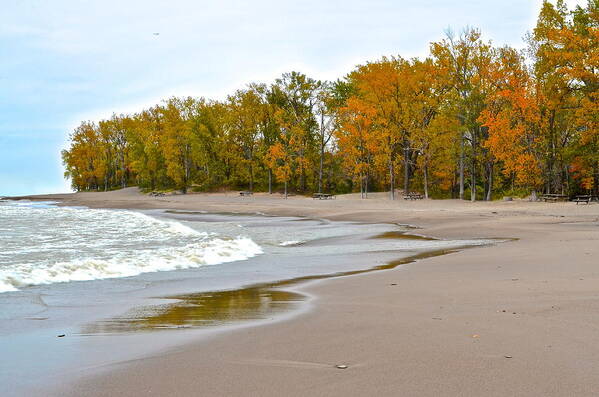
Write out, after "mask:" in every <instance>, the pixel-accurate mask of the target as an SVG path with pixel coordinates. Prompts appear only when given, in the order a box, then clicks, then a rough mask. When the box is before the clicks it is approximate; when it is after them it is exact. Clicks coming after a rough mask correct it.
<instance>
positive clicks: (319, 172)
mask: <svg viewBox="0 0 599 397" xmlns="http://www.w3.org/2000/svg"><path fill="white" fill-rule="evenodd" d="M323 164H324V144H323V143H321V144H320V167H319V168H318V193H322V168H323Z"/></svg>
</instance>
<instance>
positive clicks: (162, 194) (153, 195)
mask: <svg viewBox="0 0 599 397" xmlns="http://www.w3.org/2000/svg"><path fill="white" fill-rule="evenodd" d="M150 196H152V197H164V196H166V194H164V193H162V192H151V193H150Z"/></svg>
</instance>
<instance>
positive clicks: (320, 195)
mask: <svg viewBox="0 0 599 397" xmlns="http://www.w3.org/2000/svg"><path fill="white" fill-rule="evenodd" d="M312 198H313V199H314V200H316V199H319V200H334V199H335V198H336V197H335V195H334V194H328V193H314V194H313V195H312Z"/></svg>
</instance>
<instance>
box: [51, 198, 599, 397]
mask: <svg viewBox="0 0 599 397" xmlns="http://www.w3.org/2000/svg"><path fill="white" fill-rule="evenodd" d="M237 196H238V195H237V194H233V193H232V194H228V195H224V194H197V195H187V196H167V197H160V198H151V197H146V196H141V195H140V194H139V193H137V192H136V191H135V190H134V189H126V190H125V191H119V192H110V193H83V194H75V195H69V196H59V197H57V196H46V197H44V198H45V199H52V200H53V199H60V200H63V202H64V203H65V204H67V205H87V206H91V207H111V208H144V209H149V208H169V209H173V210H184V211H209V212H218V211H225V212H242V213H255V212H262V213H267V214H272V215H297V216H310V217H315V218H327V219H334V220H345V221H358V222H393V223H401V224H410V225H415V226H418V227H420V229H416V230H414V232H415V233H417V234H421V235H424V236H430V237H438V238H462V239H470V238H516V239H517V240H514V241H511V242H507V243H503V244H500V245H495V246H490V247H484V248H483V247H481V248H474V249H469V250H464V251H460V252H455V253H451V254H448V255H444V256H437V257H431V258H426V259H421V260H418V261H417V262H414V263H410V264H405V265H402V266H401V267H399V268H395V269H390V270H386V271H380V272H371V273H366V274H359V275H353V276H346V277H338V278H331V279H327V280H321V281H312V282H309V283H306V284H300V285H299V286H295V287H293V289H292V291H291V292H293V291H297V292H299V293H302V294H309V295H311V296H313V297H314V298H313V300H312V308H311V310H308V311H305V312H302V313H301V314H300V315H298V316H295V317H293V318H290V319H288V320H286V321H281V322H276V323H274V324H269V325H261V326H256V327H243V328H238V329H232V330H229V331H225V332H221V333H217V334H215V335H213V336H211V337H210V338H208V339H203V340H200V341H198V342H195V343H190V344H186V345H185V346H182V347H178V348H174V349H171V350H168V351H166V352H163V353H161V354H158V355H155V356H152V357H147V358H144V359H140V360H135V361H130V362H125V363H120V364H116V365H113V366H111V367H110V368H103V369H102V371H98V373H89V374H88V375H87V376H86V377H85V378H84V379H83V380H81V381H78V382H77V383H75V384H71V383H67V384H65V385H64V386H62V387H58V388H56V389H55V390H44V391H41V390H40V391H39V392H40V394H42V393H45V394H46V395H73V396H114V395H127V396H130V395H149V394H150V395H173V396H179V395H181V396H183V395H202V396H222V395H239V396H242V395H243V396H248V395H251V396H279V395H287V396H306V395H311V396H341V395H350V396H365V395H375V394H376V395H385V396H387V395H388V396H396V395H406V396H434V395H444V396H479V395H491V396H500V395H501V396H505V395H527V396H530V395H532V396H564V395H568V396H591V395H596V393H597V390H599V332H597V330H599V316H597V315H596V313H597V312H598V311H599V292H598V290H597V286H598V285H599V283H598V282H599V243H598V241H599V205H597V204H591V205H588V206H587V205H578V206H577V205H575V204H574V203H529V202H520V201H513V202H492V203H482V202H481V203H469V202H460V201H456V200H447V201H428V200H425V201H415V202H404V201H403V200H402V201H396V202H391V201H389V200H387V199H386V198H385V197H384V195H383V194H375V195H372V196H371V197H372V198H370V199H368V200H360V199H359V198H357V197H356V196H354V195H350V196H341V197H338V199H337V200H334V201H333V200H331V201H325V200H322V201H321V200H312V199H308V198H303V197H293V198H290V199H289V200H283V199H282V198H280V197H278V196H277V197H270V196H268V195H258V194H257V195H254V196H253V197H246V198H240V197H237ZM399 269H401V271H399ZM336 365H347V366H348V367H347V368H346V369H339V368H337V367H336Z"/></svg>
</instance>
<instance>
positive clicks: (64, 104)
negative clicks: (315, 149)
mask: <svg viewBox="0 0 599 397" xmlns="http://www.w3.org/2000/svg"><path fill="white" fill-rule="evenodd" d="M583 2H584V3H586V2H585V1H582V0H581V1H575V0H573V1H570V2H569V3H570V4H576V3H583ZM3 3H5V4H2V11H1V13H0V59H1V62H0V195H11V194H13V195H15V194H33V193H47V192H65V191H68V190H69V183H68V182H66V181H65V180H64V179H63V176H62V175H63V168H62V165H61V163H60V150H61V149H63V148H64V147H66V145H67V140H68V134H69V133H70V132H71V131H72V130H73V129H74V128H75V127H76V126H77V125H78V124H79V122H80V121H81V120H99V119H101V118H106V117H110V115H111V114H112V113H113V112H117V113H122V112H133V111H137V110H140V109H141V108H143V107H146V106H149V105H153V104H155V103H157V102H159V101H160V100H161V99H164V98H166V97H169V96H171V95H191V96H205V97H210V98H222V97H224V95H226V94H227V93H230V92H231V91H233V90H234V89H237V88H242V87H243V86H244V85H245V84H246V83H248V82H251V81H257V82H270V81H272V80H273V79H274V78H276V77H277V76H278V75H280V74H281V73H283V72H285V71H291V70H298V71H301V72H304V73H306V74H308V75H310V76H312V77H314V78H317V79H335V78H338V77H341V76H343V75H344V74H345V73H347V72H348V71H350V69H351V68H352V67H353V66H354V65H356V64H359V63H363V62H364V61H366V60H373V59H376V58H379V57H380V56H382V55H397V54H399V55H402V56H404V57H412V56H424V55H426V54H427V51H428V43H429V42H431V41H434V40H438V39H440V38H442V37H443V35H444V31H445V30H447V28H452V29H453V30H454V31H460V30H461V29H462V28H463V27H465V26H474V27H478V28H480V29H481V30H482V31H483V34H484V36H485V37H486V38H487V39H492V40H493V41H494V43H495V44H497V45H503V44H510V45H512V46H516V47H522V46H523V43H522V36H523V35H524V34H525V33H526V32H527V31H529V30H531V29H532V27H533V26H534V23H535V20H536V17H537V14H538V11H539V9H540V4H541V0H417V1H407V0H406V1H404V0H388V1H386V0H369V1H364V0H363V1H353V0H343V1H325V0H319V1H316V0H314V1H313V0H302V1H284V0H278V1H260V0H253V1H232V0H217V1H207V0H194V1H191V0H189V1H183V0H181V1H177V0H170V1H166V0H164V1H158V0H143V1H133V0H119V1H114V0H103V1H100V0H98V1H84V0H73V1H61V0H53V1H43V0H39V1H37V0H20V1H11V2H8V1H5V2H3ZM154 33H159V34H158V35H155V34H154Z"/></svg>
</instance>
